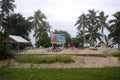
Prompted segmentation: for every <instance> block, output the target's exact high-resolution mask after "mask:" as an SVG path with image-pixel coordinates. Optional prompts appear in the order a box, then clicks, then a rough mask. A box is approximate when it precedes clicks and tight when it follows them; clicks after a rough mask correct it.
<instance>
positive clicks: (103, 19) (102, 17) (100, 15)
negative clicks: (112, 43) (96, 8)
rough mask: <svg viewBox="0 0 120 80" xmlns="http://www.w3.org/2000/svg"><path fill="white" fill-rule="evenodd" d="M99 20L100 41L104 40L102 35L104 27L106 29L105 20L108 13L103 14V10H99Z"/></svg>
mask: <svg viewBox="0 0 120 80" xmlns="http://www.w3.org/2000/svg"><path fill="white" fill-rule="evenodd" d="M98 17H99V20H100V22H99V23H100V27H99V28H100V30H101V34H102V42H104V39H105V37H104V29H105V28H106V29H108V24H107V22H106V20H107V18H108V15H105V14H104V12H103V11H101V12H100V13H99V16H98Z"/></svg>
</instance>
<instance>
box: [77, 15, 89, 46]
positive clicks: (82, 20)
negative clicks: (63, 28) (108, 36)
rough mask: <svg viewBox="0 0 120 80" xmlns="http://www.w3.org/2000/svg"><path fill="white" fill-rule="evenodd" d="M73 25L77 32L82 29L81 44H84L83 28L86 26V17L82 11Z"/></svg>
mask: <svg viewBox="0 0 120 80" xmlns="http://www.w3.org/2000/svg"><path fill="white" fill-rule="evenodd" d="M75 25H76V26H77V30H78V32H80V31H81V30H82V31H83V34H82V36H83V41H82V42H83V46H84V44H85V41H86V39H85V28H86V27H87V17H86V15H85V14H84V13H83V14H82V15H81V16H80V17H79V18H78V20H77V22H76V24H75Z"/></svg>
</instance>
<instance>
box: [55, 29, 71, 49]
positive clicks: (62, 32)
mask: <svg viewBox="0 0 120 80" xmlns="http://www.w3.org/2000/svg"><path fill="white" fill-rule="evenodd" d="M53 33H54V34H66V43H65V46H66V47H67V46H68V44H70V42H71V36H70V34H69V33H68V32H67V31H63V30H55V31H54V32H53Z"/></svg>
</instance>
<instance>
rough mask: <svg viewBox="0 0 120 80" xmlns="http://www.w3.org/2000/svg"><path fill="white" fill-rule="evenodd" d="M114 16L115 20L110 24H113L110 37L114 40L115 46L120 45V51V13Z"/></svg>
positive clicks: (110, 28)
mask: <svg viewBox="0 0 120 80" xmlns="http://www.w3.org/2000/svg"><path fill="white" fill-rule="evenodd" d="M113 16H114V18H115V19H112V20H110V22H109V23H111V26H110V27H109V31H110V34H109V36H110V37H111V38H112V39H113V40H112V42H113V43H114V44H118V49H120V12H116V13H115V14H114V15H113Z"/></svg>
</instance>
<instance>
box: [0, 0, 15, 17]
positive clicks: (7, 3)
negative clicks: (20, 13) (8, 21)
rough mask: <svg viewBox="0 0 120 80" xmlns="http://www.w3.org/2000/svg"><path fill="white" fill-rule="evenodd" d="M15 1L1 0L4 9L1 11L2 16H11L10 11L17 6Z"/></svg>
mask: <svg viewBox="0 0 120 80" xmlns="http://www.w3.org/2000/svg"><path fill="white" fill-rule="evenodd" d="M13 2H14V0H2V1H0V4H1V9H2V11H1V15H2V16H4V15H8V16H9V13H10V12H13V11H14V8H15V7H16V6H15V5H14V4H13Z"/></svg>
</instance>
